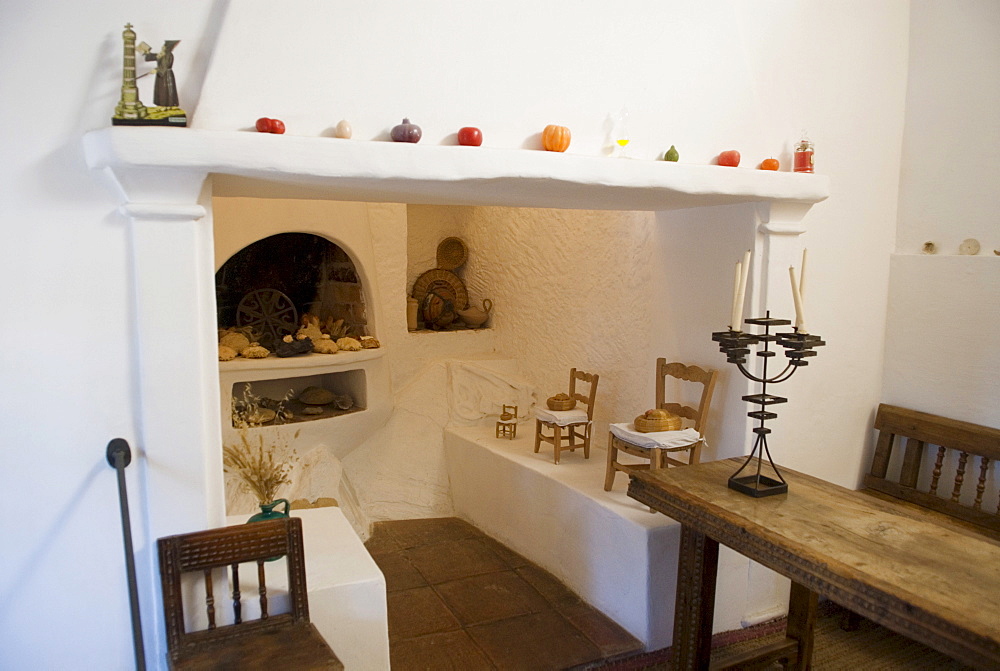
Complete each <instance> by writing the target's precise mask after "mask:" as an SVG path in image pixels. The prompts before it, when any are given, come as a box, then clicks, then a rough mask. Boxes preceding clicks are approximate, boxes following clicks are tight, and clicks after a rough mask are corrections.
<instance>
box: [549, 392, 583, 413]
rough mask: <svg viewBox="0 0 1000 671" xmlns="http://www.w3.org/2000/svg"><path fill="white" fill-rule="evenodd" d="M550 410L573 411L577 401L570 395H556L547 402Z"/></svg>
mask: <svg viewBox="0 0 1000 671" xmlns="http://www.w3.org/2000/svg"><path fill="white" fill-rule="evenodd" d="M545 404H546V405H548V406H549V410H572V409H573V408H575V407H576V399H575V398H573V397H572V396H570V395H569V394H556V395H555V396H550V397H549V398H547V399H546V400H545Z"/></svg>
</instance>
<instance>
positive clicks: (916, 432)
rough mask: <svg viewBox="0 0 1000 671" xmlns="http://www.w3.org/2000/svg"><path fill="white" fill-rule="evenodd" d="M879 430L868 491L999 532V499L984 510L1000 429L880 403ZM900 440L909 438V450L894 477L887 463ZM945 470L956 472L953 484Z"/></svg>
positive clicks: (998, 450) (866, 482)
mask: <svg viewBox="0 0 1000 671" xmlns="http://www.w3.org/2000/svg"><path fill="white" fill-rule="evenodd" d="M875 428H876V429H877V430H878V431H879V439H878V443H877V445H876V448H875V455H874V457H873V459H872V465H871V470H870V472H869V473H868V474H867V475H865V478H864V487H865V488H866V489H870V490H874V491H877V492H880V493H882V494H887V495H889V496H893V497H895V498H899V499H903V500H906V501H909V502H911V503H915V504H917V505H920V506H923V507H925V508H930V509H932V510H936V511H938V512H941V513H944V514H946V515H950V516H951V517H954V518H956V519H960V520H964V521H966V522H970V523H972V524H974V525H976V526H977V527H979V528H981V529H982V530H983V531H984V532H986V533H989V534H990V535H998V534H1000V502H998V508H997V512H996V513H992V512H988V511H986V510H984V509H983V498H984V496H985V494H986V490H987V485H988V482H989V477H990V476H989V470H990V469H989V466H990V464H991V463H992V462H993V461H996V459H997V457H998V455H1000V429H994V428H991V427H987V426H980V425H978V424H972V423H970V422H963V421H959V420H954V419H949V418H946V417H939V416H937V415H931V414H928V413H923V412H918V411H916V410H909V409H906V408H900V407H897V406H892V405H887V404H882V405H880V406H879V409H878V413H877V414H876V417H875ZM897 439H899V440H898V441H897ZM897 442H900V443H904V442H905V451H904V454H903V459H902V464H901V466H900V469H899V476H898V477H897V478H895V479H893V477H892V475H891V474H890V472H889V466H890V460H891V457H892V452H893V449H894V447H895V445H896V443H897ZM932 446H936V451H935V458H934V464H933V466H932V467H930V473H929V474H926V473H923V471H924V469H923V465H922V459H923V455H924V454H926V453H928V450H929V448H931V447H932ZM949 454H950V455H951V456H949ZM976 456H978V457H979V473H978V475H977V477H976V478H975V482H976V484H975V492H974V497H973V492H972V491H966V488H965V482H966V473H967V472H968V471H969V469H970V468H971V469H973V472H975V470H974V469H975V459H974V457H976ZM970 457H973V459H972V463H971V464H970ZM945 473H948V474H949V476H948V477H951V475H950V474H951V473H954V477H953V478H952V481H951V487H947V485H944V486H942V485H941V480H942V477H943V476H944V474H945ZM922 474H923V475H924V477H925V478H929V482H928V484H927V485H926V489H924V488H922V487H921V485H920V481H921V477H920V476H921V475H922ZM969 480H970V481H972V480H973V478H971V477H970V478H969ZM924 481H925V482H927V479H925V480H924ZM939 490H940V492H939ZM998 496H1000V493H998Z"/></svg>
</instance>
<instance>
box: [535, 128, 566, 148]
mask: <svg viewBox="0 0 1000 671" xmlns="http://www.w3.org/2000/svg"><path fill="white" fill-rule="evenodd" d="M569 141H570V134H569V128H566V126H555V125H548V126H546V127H545V130H544V131H542V146H543V147H545V149H546V151H566V150H567V149H568V148H569Z"/></svg>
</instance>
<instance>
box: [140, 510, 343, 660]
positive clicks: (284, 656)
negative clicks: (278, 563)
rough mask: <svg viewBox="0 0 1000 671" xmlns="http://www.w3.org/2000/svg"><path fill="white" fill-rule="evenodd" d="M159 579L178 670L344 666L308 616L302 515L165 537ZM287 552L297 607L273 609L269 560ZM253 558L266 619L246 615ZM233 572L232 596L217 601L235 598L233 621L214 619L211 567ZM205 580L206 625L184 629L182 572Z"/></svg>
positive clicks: (171, 653)
mask: <svg viewBox="0 0 1000 671" xmlns="http://www.w3.org/2000/svg"><path fill="white" fill-rule="evenodd" d="M157 545H158V548H159V555H160V581H161V586H162V590H163V611H164V619H165V622H166V628H167V648H168V650H169V662H170V668H172V669H234V668H239V669H272V668H280V669H285V670H291V669H331V670H340V669H343V668H344V665H343V664H342V663H341V662H340V660H339V659H337V656H336V655H335V654H334V652H333V650H332V649H331V648H330V646H329V645H328V644H327V642H326V641H325V640H324V639H323V637H322V636H321V635H320V633H319V632H318V631H317V630H316V627H315V626H313V624H312V623H311V622H309V603H308V596H307V591H306V575H305V554H304V552H303V544H302V520H300V519H298V518H297V517H290V518H284V519H280V520H269V521H266V522H255V523H253V524H244V525H239V526H233V527H224V528H221V529H209V530H207V531H198V532H194V533H190V534H180V535H177V536H169V537H167V538H161V539H159V541H158V542H157ZM279 556H284V557H285V559H286V564H287V567H288V596H289V601H290V604H291V612H289V613H282V614H280V615H270V614H269V613H268V603H267V600H268V597H267V586H266V584H265V580H264V564H265V562H266V561H268V560H269V559H273V558H275V557H279ZM241 564H250V566H249V567H247V568H250V569H251V570H255V571H256V574H257V580H258V584H259V588H258V591H257V593H256V594H254V595H253V598H256V599H259V603H260V612H261V617H260V619H256V620H250V621H243V619H242V601H241V598H242V595H241V594H240V579H239V569H240V565H241ZM217 568H221V569H223V570H225V569H228V570H229V571H230V574H229V577H230V586H231V588H232V590H233V591H232V594H231V595H225V596H223V597H222V598H220V599H218V601H219V604H220V606H221V605H222V604H225V603H227V602H229V603H231V604H232V610H233V620H234V624H226V625H219V626H217V625H216V622H215V620H216V598H215V596H214V594H213V586H212V585H213V582H212V581H213V578H212V571H213V569H217ZM191 572H194V573H198V574H200V575H202V576H203V578H204V589H205V611H206V614H207V616H208V623H209V624H208V629H204V630H202V631H194V632H186V631H185V630H184V603H183V599H182V589H181V574H183V573H191Z"/></svg>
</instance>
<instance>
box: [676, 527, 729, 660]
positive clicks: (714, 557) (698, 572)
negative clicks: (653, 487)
mask: <svg viewBox="0 0 1000 671" xmlns="http://www.w3.org/2000/svg"><path fill="white" fill-rule="evenodd" d="M718 568H719V544H718V543H717V542H716V541H714V540H712V539H711V538H709V537H708V536H706V535H705V534H702V533H699V532H698V531H696V530H694V529H692V528H691V527H688V526H686V525H685V526H682V527H681V547H680V555H679V558H678V562H677V598H676V601H675V602H674V642H673V649H674V650H673V668H674V669H685V670H686V669H708V664H709V660H710V658H711V656H712V619H713V618H714V616H715V580H716V574H717V571H718Z"/></svg>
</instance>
